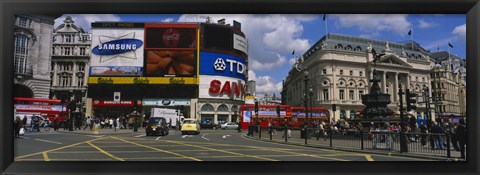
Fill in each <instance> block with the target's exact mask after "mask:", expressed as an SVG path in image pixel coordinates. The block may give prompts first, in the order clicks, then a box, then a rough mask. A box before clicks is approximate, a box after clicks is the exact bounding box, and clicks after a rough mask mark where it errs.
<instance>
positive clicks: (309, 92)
mask: <svg viewBox="0 0 480 175" xmlns="http://www.w3.org/2000/svg"><path fill="white" fill-rule="evenodd" d="M308 95H310V119H313V88H312V86H310V88H309V89H308ZM310 128H311V127H310Z"/></svg>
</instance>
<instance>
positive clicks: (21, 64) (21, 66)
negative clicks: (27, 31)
mask: <svg viewBox="0 0 480 175" xmlns="http://www.w3.org/2000/svg"><path fill="white" fill-rule="evenodd" d="M27 55H28V37H27V36H25V35H16V36H15V53H14V58H15V63H14V64H15V65H14V66H15V73H19V74H26V73H27Z"/></svg>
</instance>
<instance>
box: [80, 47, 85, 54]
mask: <svg viewBox="0 0 480 175" xmlns="http://www.w3.org/2000/svg"><path fill="white" fill-rule="evenodd" d="M80 55H85V48H84V47H82V48H80Z"/></svg>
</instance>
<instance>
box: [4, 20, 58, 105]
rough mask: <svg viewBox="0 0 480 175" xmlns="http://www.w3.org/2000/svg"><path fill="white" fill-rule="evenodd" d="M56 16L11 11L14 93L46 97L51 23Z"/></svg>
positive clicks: (48, 87) (48, 77)
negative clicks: (12, 23)
mask: <svg viewBox="0 0 480 175" xmlns="http://www.w3.org/2000/svg"><path fill="white" fill-rule="evenodd" d="M56 17H57V16H46V15H15V19H14V25H13V27H14V33H13V35H14V49H15V50H14V57H13V59H14V65H12V66H14V70H13V71H14V86H13V89H14V94H13V96H14V97H26V98H48V97H49V93H50V81H51V78H50V63H51V57H50V56H51V55H50V53H51V46H52V31H53V23H54V20H55V18H56ZM11 59H12V58H11ZM7 83H8V82H7Z"/></svg>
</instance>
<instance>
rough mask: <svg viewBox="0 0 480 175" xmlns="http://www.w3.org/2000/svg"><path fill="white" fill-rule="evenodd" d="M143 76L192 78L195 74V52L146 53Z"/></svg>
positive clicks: (157, 51)
mask: <svg viewBox="0 0 480 175" xmlns="http://www.w3.org/2000/svg"><path fill="white" fill-rule="evenodd" d="M146 55H147V56H146V58H145V62H146V64H145V76H169V75H172V76H176V77H188V76H189V77H193V76H195V75H196V74H197V73H196V72H197V71H196V70H197V69H196V56H195V51H164V50H150V51H146Z"/></svg>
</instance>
